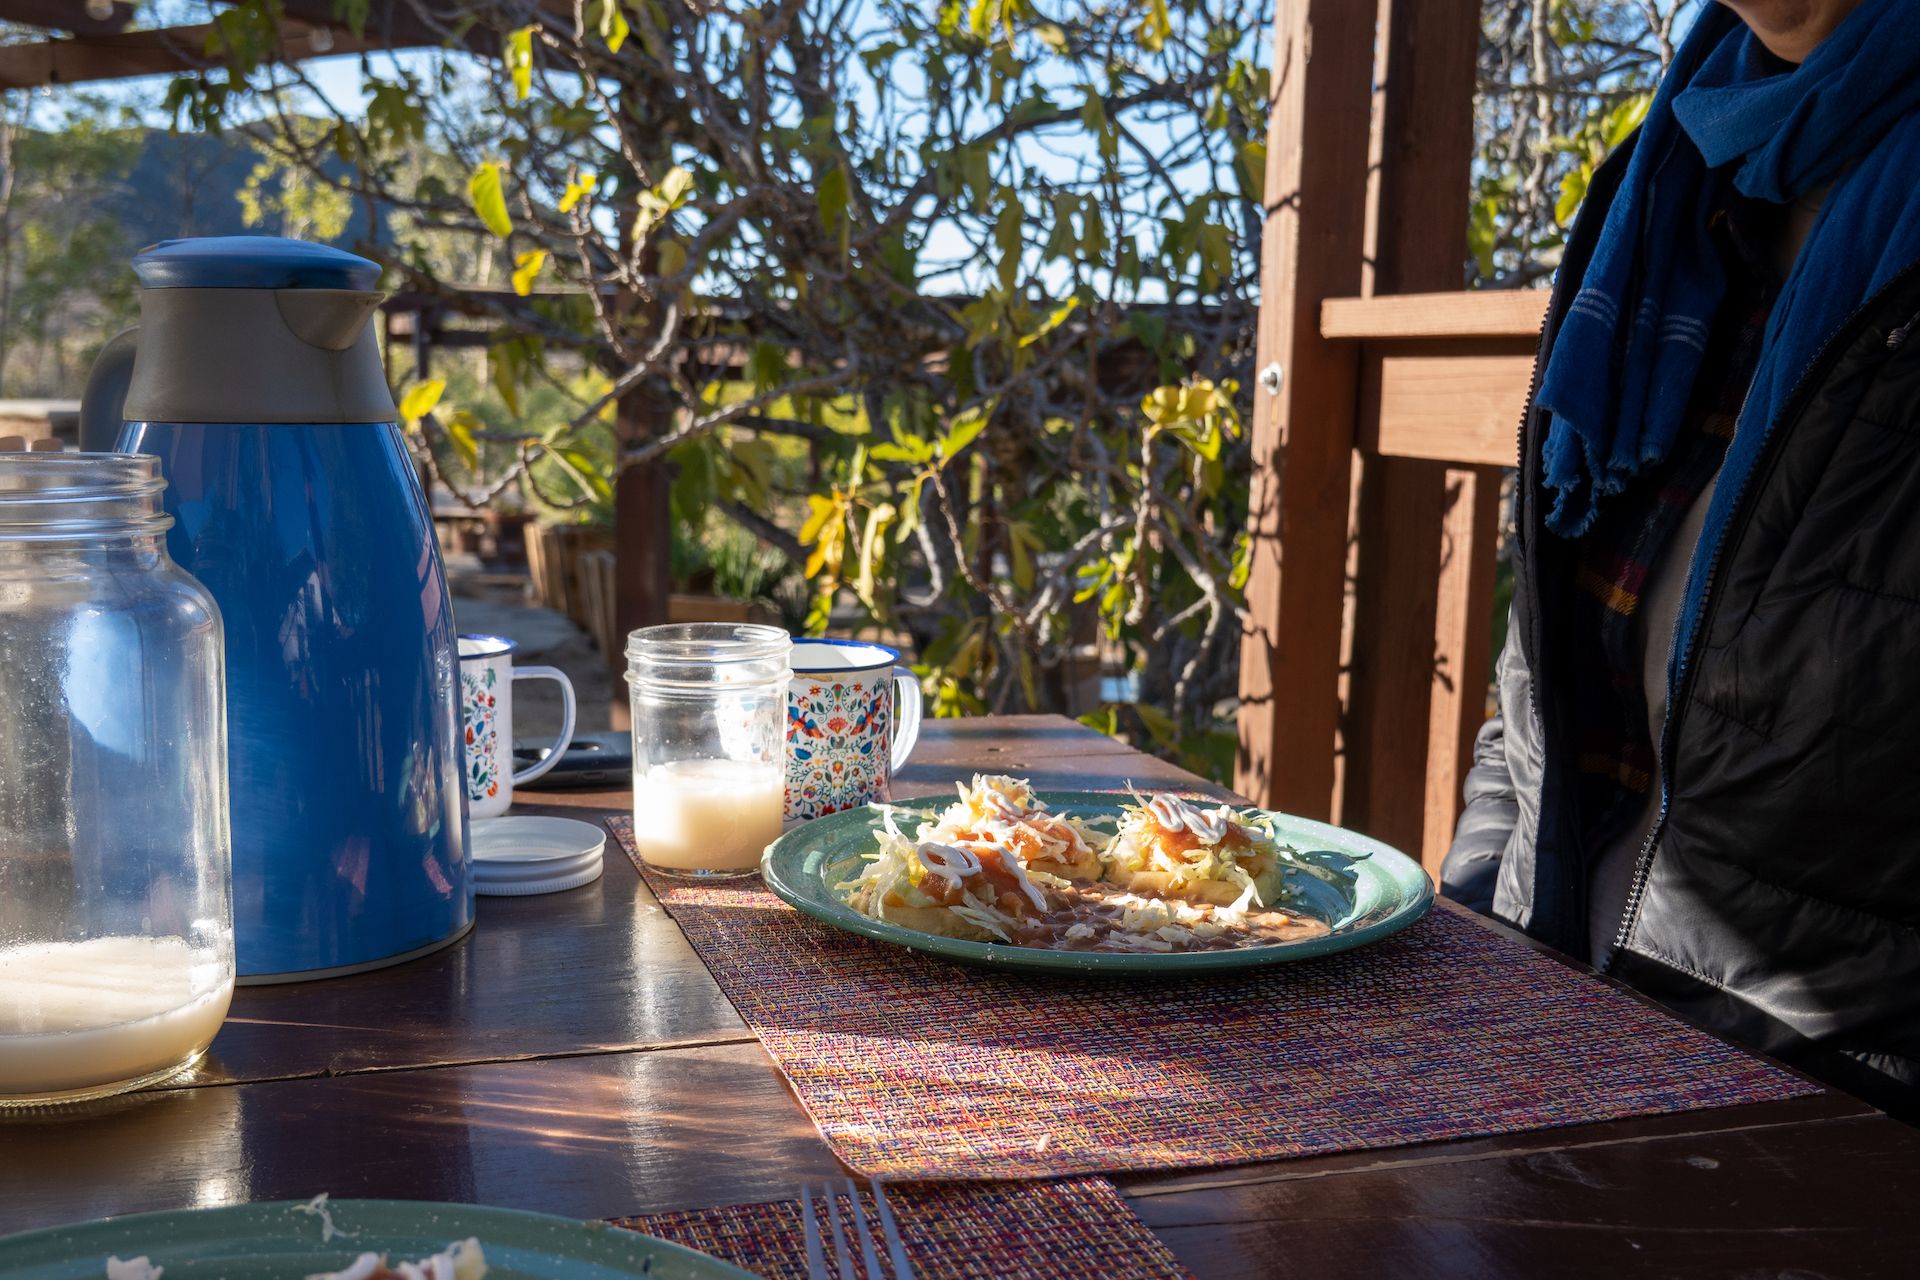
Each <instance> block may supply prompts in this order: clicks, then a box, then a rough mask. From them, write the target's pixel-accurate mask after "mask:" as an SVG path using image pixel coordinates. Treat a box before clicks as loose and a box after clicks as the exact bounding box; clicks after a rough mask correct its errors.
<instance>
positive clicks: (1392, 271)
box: [1340, 0, 1486, 853]
mask: <svg viewBox="0 0 1920 1280" xmlns="http://www.w3.org/2000/svg"><path fill="white" fill-rule="evenodd" d="M1379 12H1380V49H1381V65H1380V75H1379V80H1380V84H1381V95H1382V101H1381V103H1380V107H1379V111H1378V113H1377V115H1376V119H1377V121H1378V126H1379V134H1378V137H1377V139H1376V142H1375V148H1374V149H1375V151H1376V153H1377V155H1378V161H1379V169H1378V179H1377V185H1376V194H1375V200H1374V205H1373V208H1372V210H1371V211H1370V212H1371V216H1370V217H1369V220H1368V221H1369V226H1370V228H1371V229H1372V232H1373V243H1372V244H1371V246H1370V252H1369V254H1368V258H1369V260H1370V262H1371V264H1372V273H1371V280H1370V281H1369V284H1370V286H1371V287H1370V289H1369V292H1370V293H1380V294H1389V293H1405V292H1410V291H1418V290H1430V289H1457V288H1459V287H1460V285H1461V276H1462V274H1463V263H1464V259H1465V256H1466V243H1467V196H1468V186H1469V180H1470V168H1471V163H1472V155H1473V88H1474V75H1475V60H1476V55H1477V51H1478V46H1479V22H1480V6H1479V0H1380V9H1379ZM1361 407H1362V413H1363V414H1367V415H1377V412H1378V407H1379V405H1378V398H1377V388H1372V387H1370V388H1369V389H1368V392H1367V393H1366V394H1363V397H1362V406H1361ZM1361 468H1362V479H1361V485H1360V500H1359V502H1358V510H1357V516H1356V522H1355V524H1356V527H1355V542H1356V544H1357V556H1356V576H1355V584H1354V592H1355V601H1354V614H1353V619H1354V620H1353V627H1354V631H1353V636H1352V645H1351V648H1352V667H1351V673H1350V680H1349V690H1350V696H1349V700H1348V705H1347V709H1346V717H1345V720H1344V722H1343V725H1342V729H1343V733H1342V745H1343V748H1344V763H1345V769H1344V772H1343V779H1342V784H1343V795H1342V797H1341V805H1340V812H1341V821H1342V822H1343V823H1344V824H1346V825H1348V826H1352V827H1356V828H1358V829H1361V830H1364V831H1366V832H1367V833H1368V834H1370V835H1373V836H1376V837H1378V838H1379V839H1382V840H1385V841H1386V842H1387V843H1389V844H1393V845H1396V846H1398V847H1400V848H1402V849H1406V850H1409V851H1412V852H1415V853H1418V852H1419V851H1421V850H1422V849H1423V847H1424V844H1425V841H1426V838H1427V835H1428V834H1429V833H1428V831H1427V828H1428V826H1429V825H1430V824H1429V810H1430V805H1429V789H1430V783H1433V784H1434V785H1437V782H1435V780H1433V779H1430V778H1429V769H1428V765H1429V762H1430V761H1434V760H1437V759H1438V758H1437V757H1436V756H1435V754H1434V752H1433V751H1431V750H1430V746H1429V743H1430V740H1432V741H1438V738H1436V735H1437V734H1439V733H1440V730H1439V729H1438V728H1437V727H1435V726H1434V725H1433V724H1431V723H1430V721H1431V720H1432V718H1433V716H1434V715H1435V714H1436V711H1437V710H1438V709H1439V707H1440V704H1441V702H1446V704H1447V706H1446V711H1447V714H1448V715H1449V716H1450V717H1452V716H1456V715H1457V707H1455V706H1454V702H1455V701H1457V699H1456V698H1454V697H1453V695H1454V694H1457V693H1459V692H1461V691H1460V690H1459V689H1458V687H1457V685H1458V681H1459V680H1460V679H1462V678H1464V673H1463V672H1461V670H1460V667H1461V665H1462V662H1463V655H1462V654H1461V653H1459V652H1458V651H1457V649H1455V648H1453V646H1457V645H1458V644H1459V643H1461V641H1462V639H1463V636H1464V633H1462V632H1461V631H1460V629H1459V626H1458V625H1457V619H1455V618H1454V616H1453V615H1455V614H1458V613H1459V612H1460V609H1459V608H1458V607H1453V606H1452V605H1451V602H1450V609H1449V614H1448V616H1449V628H1448V636H1447V637H1446V640H1445V644H1444V646H1443V645H1442V644H1441V643H1440V641H1441V637H1440V635H1439V633H1438V630H1437V622H1438V618H1439V615H1440V613H1441V598H1442V595H1443V583H1442V581H1441V575H1442V573H1443V568H1444V563H1445V562H1444V559H1443V548H1442V543H1443V538H1442V527H1443V524H1445V523H1447V521H1448V519H1449V510H1450V507H1449V501H1450V499H1458V498H1459V497H1460V496H1461V495H1462V494H1463V493H1464V495H1465V498H1466V504H1467V506H1468V507H1469V508H1471V507H1472V506H1473V505H1474V496H1475V495H1476V494H1477V493H1478V492H1479V491H1480V489H1481V488H1482V487H1483V486H1477V485H1476V477H1475V475H1474V473H1473V472H1471V471H1457V472H1456V471H1454V470H1450V469H1449V468H1448V467H1447V465H1446V464H1444V463H1441V462H1433V461H1427V460H1424V459H1414V458H1391V457H1382V456H1379V455H1377V454H1368V455H1366V456H1365V457H1364V459H1363V461H1362V464H1361ZM1455 533H1456V535H1457V536H1456V539H1455V541H1456V542H1457V543H1470V542H1471V521H1470V520H1469V521H1468V522H1467V523H1466V524H1465V525H1464V526H1462V527H1460V528H1459V529H1456V530H1455ZM1482 547H1483V550H1482V558H1483V559H1484V558H1485V555H1486V553H1485V551H1484V544H1482ZM1464 584H1465V579H1462V580H1461V581H1460V582H1459V583H1454V582H1452V581H1449V582H1447V583H1446V584H1444V585H1445V586H1447V587H1452V586H1462V585H1464ZM1482 634H1484V629H1483V632H1482ZM1482 648H1483V649H1484V643H1483V645H1482ZM1449 668H1451V669H1449ZM1449 680H1451V681H1454V682H1455V686H1456V687H1455V688H1454V689H1453V690H1452V691H1451V693H1449V694H1448V695H1447V697H1446V698H1440V697H1439V695H1438V694H1437V693H1436V690H1437V689H1439V688H1440V687H1441V686H1442V685H1443V684H1444V683H1445V682H1447V681H1449ZM1449 732H1451V730H1449ZM1445 754H1446V760H1447V762H1448V764H1449V766H1450V763H1451V755H1452V753H1451V752H1450V751H1449V752H1447V753H1445ZM1446 771H1447V772H1448V774H1449V776H1451V773H1452V771H1451V768H1450V767H1449V768H1448V769H1447V770H1446Z"/></svg>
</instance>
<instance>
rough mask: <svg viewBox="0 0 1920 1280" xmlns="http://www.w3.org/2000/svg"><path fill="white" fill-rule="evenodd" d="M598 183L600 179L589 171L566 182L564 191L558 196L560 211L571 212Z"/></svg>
mask: <svg viewBox="0 0 1920 1280" xmlns="http://www.w3.org/2000/svg"><path fill="white" fill-rule="evenodd" d="M599 185H600V179H598V178H596V177H594V176H593V175H592V174H590V173H583V174H581V175H580V176H579V177H577V178H575V179H574V180H573V181H572V182H569V183H568V184H567V189H566V191H565V192H564V193H563V194H562V195H561V197H560V212H562V213H572V212H573V209H574V206H575V205H577V204H579V203H580V202H581V201H582V200H584V199H586V197H587V196H588V195H589V194H590V193H591V192H592V191H593V189H594V188H595V187H597V186H599Z"/></svg>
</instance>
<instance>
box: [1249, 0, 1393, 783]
mask: <svg viewBox="0 0 1920 1280" xmlns="http://www.w3.org/2000/svg"><path fill="white" fill-rule="evenodd" d="M1373 39H1374V12H1373V6H1372V5H1370V4H1361V3H1356V2H1355V0H1279V4H1278V7H1277V11H1276V13H1275V16H1274V56H1273V85H1274V97H1273V104H1272V115H1271V123H1270V125H1269V127H1268V131H1267V172H1266V206H1267V212H1266V224H1265V229H1264V232H1263V237H1262V243H1261V258H1260V298H1261V306H1260V326H1259V340H1258V356H1257V358H1256V366H1255V367H1256V370H1257V375H1256V376H1257V381H1258V383H1259V385H1258V386H1257V387H1256V388H1255V390H1254V413H1253V462H1254V476H1253V493H1252V499H1251V502H1250V509H1249V511H1248V516H1247V527H1248V531H1249V534H1250V536H1251V539H1252V546H1251V548H1250V550H1251V553H1252V555H1251V562H1250V574H1249V578H1248V582H1247V608H1248V613H1249V616H1250V618H1251V628H1250V630H1249V632H1248V634H1247V635H1246V636H1245V637H1244V638H1243V639H1242V642H1241V652H1240V698H1241V708H1240V751H1239V759H1238V762H1237V769H1236V771H1235V785H1236V787H1237V788H1238V789H1239V791H1240V792H1241V793H1242V794H1244V795H1246V796H1248V797H1250V798H1251V799H1253V800H1255V801H1257V802H1260V803H1263V804H1267V805H1272V806H1276V807H1279V808H1284V809H1287V810H1290V811H1292V812H1295V813H1299V814H1303V815H1307V816H1310V817H1323V816H1326V815H1327V814H1328V813H1329V812H1330V810H1331V805H1332V800H1333V751H1334V734H1335V728H1336V725H1337V722H1338V719H1339V695H1338V677H1339V663H1340V616H1341V601H1342V595H1343V592H1344V589H1345V577H1346V542H1347V504H1348V498H1349V481H1350V477H1351V473H1352V471H1351V468H1352V452H1353V435H1354V419H1353V409H1354V389H1355V369H1356V364H1355V352H1354V348H1353V346H1352V344H1345V343H1329V342H1327V341H1325V340H1323V339H1322V338H1321V337H1320V303H1321V302H1322V300H1324V299H1326V298H1329V297H1335V296H1340V295H1345V294H1351V293H1353V292H1355V291H1356V290H1357V289H1358V288H1359V285H1360V271H1361V258H1362V254H1363V248H1364V244H1363V241H1364V231H1365V226H1364V223H1365V217H1366V191H1367V173H1366V168H1367V165H1366V162H1367V132H1368V101H1369V96H1370V93H1371V85H1372V72H1373V62H1374V57H1373V52H1374V50H1373Z"/></svg>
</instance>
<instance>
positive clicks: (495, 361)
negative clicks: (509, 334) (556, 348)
mask: <svg viewBox="0 0 1920 1280" xmlns="http://www.w3.org/2000/svg"><path fill="white" fill-rule="evenodd" d="M487 363H488V365H489V366H490V368H489V370H488V372H489V375H490V376H491V378H492V380H493V389H494V390H495V391H497V392H499V394H500V400H501V403H503V404H505V405H506V406H507V412H508V413H511V414H512V415H513V416H514V417H516V418H517V417H519V416H520V413H521V405H520V383H521V381H522V378H523V375H524V374H525V373H526V368H527V363H528V352H527V345H526V343H525V341H524V340H522V339H519V338H512V339H509V340H508V341H506V342H500V343H495V344H494V345H493V346H492V347H490V348H488V350H487Z"/></svg>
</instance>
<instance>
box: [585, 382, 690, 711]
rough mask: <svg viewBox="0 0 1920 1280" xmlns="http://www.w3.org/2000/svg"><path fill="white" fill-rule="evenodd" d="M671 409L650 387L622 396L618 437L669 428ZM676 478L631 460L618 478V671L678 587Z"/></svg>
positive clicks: (621, 702) (620, 690)
mask: <svg viewBox="0 0 1920 1280" xmlns="http://www.w3.org/2000/svg"><path fill="white" fill-rule="evenodd" d="M670 414H671V410H670V409H668V408H667V407H666V406H664V405H662V404H660V403H659V402H658V401H657V400H656V399H655V398H653V397H652V396H651V395H649V394H648V393H647V392H645V391H644V390H643V391H635V392H632V393H630V394H628V395H625V396H622V397H621V398H620V402H619V410H618V418H617V423H618V431H617V432H616V433H615V434H616V438H617V439H619V440H622V441H641V440H650V439H654V438H655V437H657V436H659V435H661V434H663V433H664V431H665V424H666V423H667V422H668V421H670V420H671V419H670V416H669V415H670ZM670 480H671V477H670V475H669V473H668V469H667V464H666V462H665V461H663V460H660V459H655V460H654V461H652V462H641V463H629V464H627V465H625V466H622V467H621V468H620V469H619V471H618V473H617V474H616V475H615V477H614V482H613V557H614V559H613V620H614V625H613V629H614V637H615V639H616V641H617V643H616V644H614V645H612V646H611V647H610V648H611V652H608V653H606V654H604V655H602V656H603V657H605V658H606V660H607V665H608V666H609V667H611V668H612V669H613V670H615V671H624V670H626V666H627V660H626V657H625V654H624V649H625V645H626V637H627V633H628V632H630V631H634V630H636V629H638V628H640V627H651V626H656V625H658V624H659V623H662V622H665V621H666V620H667V606H668V596H669V594H670V592H671V591H672V576H671V573H670V568H671V565H672V561H673V515H672V506H671V503H670V501H669V498H668V487H669V483H670ZM613 701H614V725H615V727H616V728H618V727H622V726H624V725H625V724H626V714H627V694H626V687H625V686H624V685H622V686H619V687H617V688H616V689H615V691H614V699H613Z"/></svg>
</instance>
